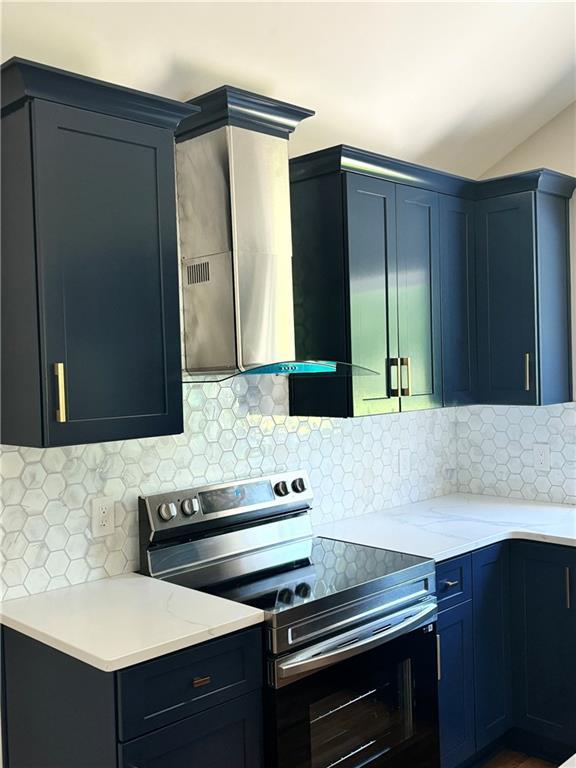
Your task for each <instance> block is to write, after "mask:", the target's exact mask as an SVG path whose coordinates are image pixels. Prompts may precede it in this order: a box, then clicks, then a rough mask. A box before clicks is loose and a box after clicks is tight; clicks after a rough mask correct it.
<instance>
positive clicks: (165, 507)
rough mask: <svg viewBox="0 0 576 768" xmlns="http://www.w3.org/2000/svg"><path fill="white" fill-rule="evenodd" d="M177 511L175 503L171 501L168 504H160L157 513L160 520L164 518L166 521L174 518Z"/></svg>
mask: <svg viewBox="0 0 576 768" xmlns="http://www.w3.org/2000/svg"><path fill="white" fill-rule="evenodd" d="M177 511H178V510H177V509H176V504H173V503H172V502H171V503H170V504H160V506H159V507H158V514H159V515H160V517H161V518H162V520H165V521H166V522H169V521H170V520H172V519H173V518H175V517H176V514H177Z"/></svg>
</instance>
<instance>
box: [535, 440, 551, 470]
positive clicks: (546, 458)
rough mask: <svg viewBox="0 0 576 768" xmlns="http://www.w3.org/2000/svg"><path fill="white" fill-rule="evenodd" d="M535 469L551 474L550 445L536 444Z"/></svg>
mask: <svg viewBox="0 0 576 768" xmlns="http://www.w3.org/2000/svg"><path fill="white" fill-rule="evenodd" d="M534 469H536V470H540V471H541V472H550V446H549V445H548V443H535V444H534Z"/></svg>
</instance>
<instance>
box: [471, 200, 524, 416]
mask: <svg viewBox="0 0 576 768" xmlns="http://www.w3.org/2000/svg"><path fill="white" fill-rule="evenodd" d="M477 215H478V220H477V239H478V251H477V267H478V271H477V285H478V361H479V382H480V399H481V401H482V402H487V403H505V404H510V405H524V404H535V403H537V402H538V391H537V384H538V382H537V379H536V371H537V365H536V359H535V355H536V297H535V248H534V197H533V193H532V192H521V193H519V194H515V195H506V196H504V197H496V198H491V199H489V200H481V201H480V202H479V203H478V209H477Z"/></svg>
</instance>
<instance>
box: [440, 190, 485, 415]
mask: <svg viewBox="0 0 576 768" xmlns="http://www.w3.org/2000/svg"><path fill="white" fill-rule="evenodd" d="M475 231H476V229H475V206H474V202H473V201H472V200H468V199H465V198H462V197H454V196H452V195H440V265H441V280H440V284H441V290H442V312H441V314H442V380H443V385H444V405H467V404H470V403H475V402H477V397H478V352H477V343H476V271H475V270H476V261H475V253H476V244H475Z"/></svg>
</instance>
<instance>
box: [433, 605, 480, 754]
mask: <svg viewBox="0 0 576 768" xmlns="http://www.w3.org/2000/svg"><path fill="white" fill-rule="evenodd" d="M473 636H474V631H473V614H472V601H471V600H468V601H467V602H465V603H462V604H461V605H457V606H456V607H455V608H449V609H448V610H447V611H441V612H440V614H439V615H438V649H439V669H438V698H439V707H440V725H441V727H440V752H441V756H442V768H456V766H458V765H460V764H461V763H463V762H464V761H465V760H468V758H470V757H472V755H473V754H474V753H475V752H476V739H475V734H474V644H473Z"/></svg>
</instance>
